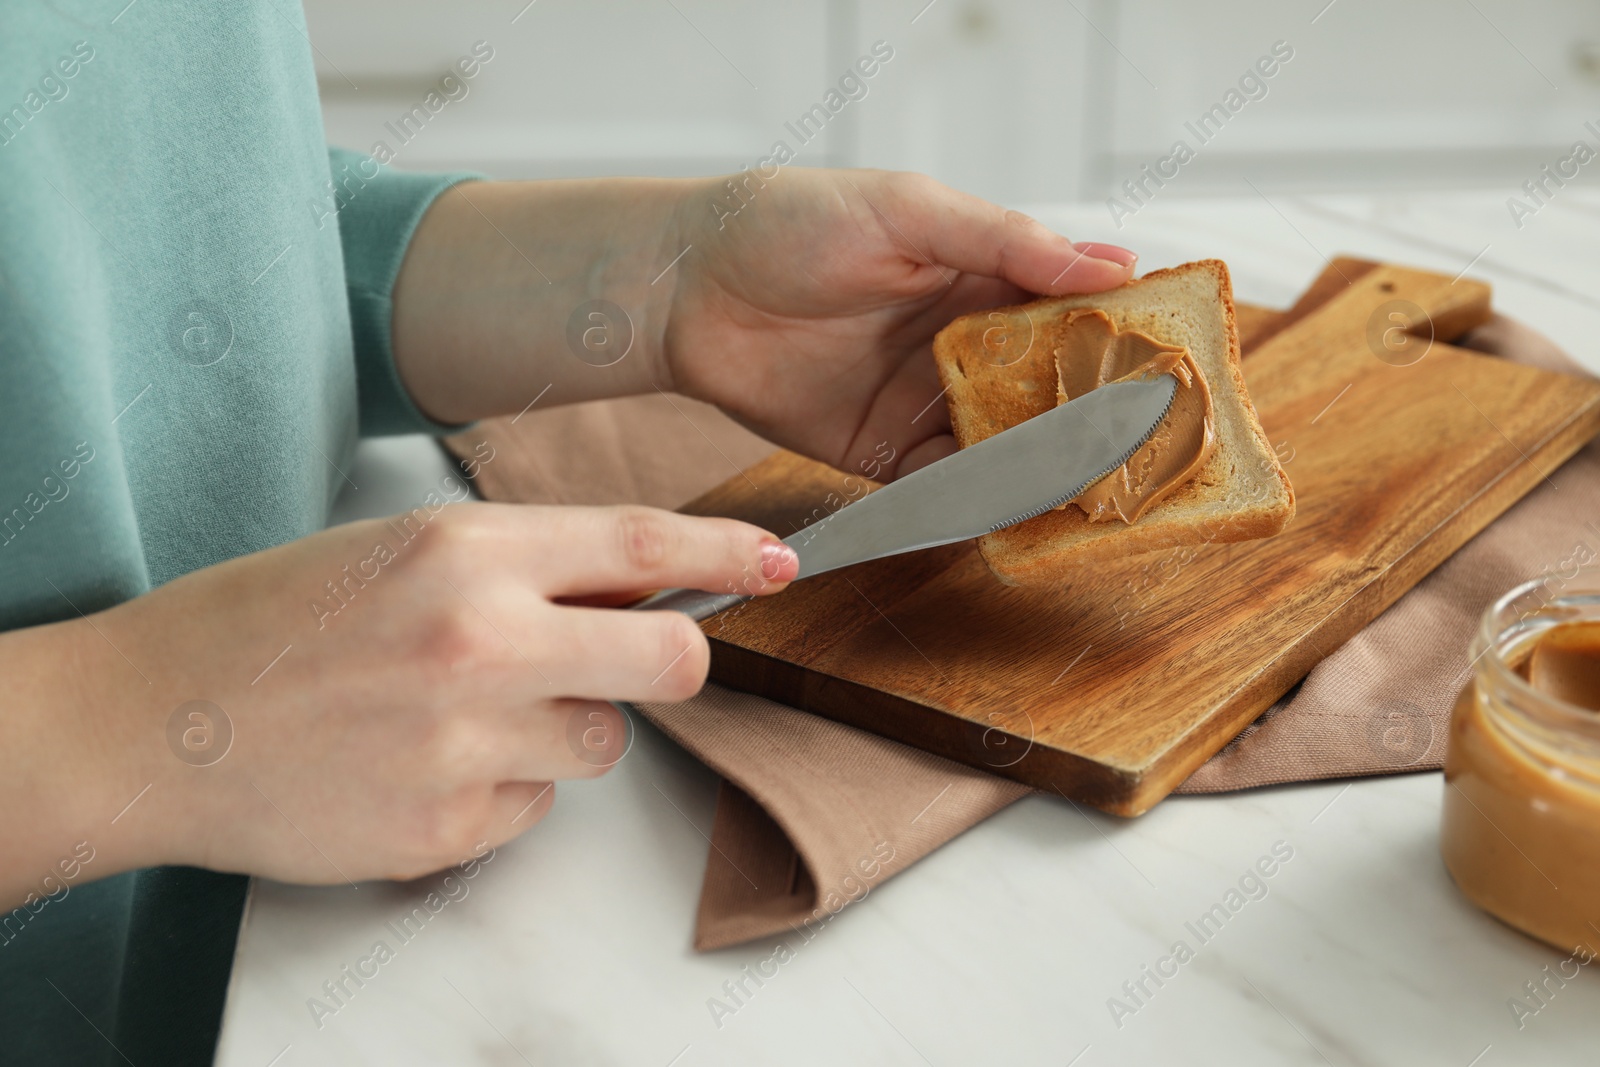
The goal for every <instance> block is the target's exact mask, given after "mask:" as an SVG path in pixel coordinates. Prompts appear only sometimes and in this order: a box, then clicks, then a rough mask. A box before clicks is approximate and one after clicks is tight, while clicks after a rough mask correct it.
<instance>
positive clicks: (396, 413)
mask: <svg viewBox="0 0 1600 1067" xmlns="http://www.w3.org/2000/svg"><path fill="white" fill-rule="evenodd" d="M328 163H329V167H330V170H331V172H332V177H333V183H334V187H335V189H336V190H337V191H338V199H339V201H340V202H341V203H342V205H343V206H342V207H341V208H340V210H339V240H340V243H341V244H342V245H343V248H344V272H345V289H346V292H347V293H348V296H349V301H350V326H351V331H352V333H353V335H354V342H355V360H356V389H357V393H358V397H359V409H360V427H361V436H363V437H378V436H383V435H385V434H402V433H428V434H435V435H439V434H447V433H455V432H457V431H460V430H463V429H465V428H466V427H467V426H469V425H471V424H470V423H462V424H459V425H447V424H445V423H441V422H436V421H434V420H433V419H430V418H429V417H428V416H427V415H425V414H423V413H422V411H421V410H420V409H419V408H418V407H417V405H416V404H415V403H413V402H412V399H411V395H410V394H409V393H408V392H407V391H406V387H405V385H404V384H403V383H402V382H401V381H400V374H399V372H398V371H397V370H396V369H395V365H394V348H393V345H392V338H391V332H390V323H391V320H392V317H393V313H394V283H395V279H396V278H397V277H398V276H399V274H400V263H401V261H402V260H403V259H404V258H405V254H406V247H407V246H408V245H409V244H410V243H411V235H412V234H413V233H415V232H416V228H417V224H418V223H419V222H421V221H422V216H423V214H424V213H425V212H427V210H428V207H429V205H431V204H432V203H433V201H434V198H435V197H437V196H438V195H439V194H440V193H442V192H444V191H445V190H446V189H448V188H450V187H451V186H452V185H457V184H459V183H461V182H463V181H476V180H479V179H481V178H482V175H478V174H470V173H460V174H408V173H404V172H401V171H394V170H390V169H389V168H387V167H383V166H380V165H379V164H378V163H377V161H376V160H374V159H372V158H371V157H369V156H365V155H362V154H361V153H360V152H352V151H350V150H348V149H344V148H329V149H328Z"/></svg>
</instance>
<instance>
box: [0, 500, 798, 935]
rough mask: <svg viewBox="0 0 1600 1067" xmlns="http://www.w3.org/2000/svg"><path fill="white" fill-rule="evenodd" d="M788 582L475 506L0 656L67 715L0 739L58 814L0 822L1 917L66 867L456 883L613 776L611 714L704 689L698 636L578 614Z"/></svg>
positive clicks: (677, 519) (574, 513) (50, 635)
mask: <svg viewBox="0 0 1600 1067" xmlns="http://www.w3.org/2000/svg"><path fill="white" fill-rule="evenodd" d="M797 569H798V563H797V561H796V559H795V557H794V554H793V552H792V551H791V550H789V549H788V548H787V547H786V546H783V545H781V544H780V543H779V542H777V541H776V540H775V539H774V538H773V537H772V536H771V535H770V534H767V533H765V532H764V531H762V530H759V529H757V528H756V527H753V526H748V525H746V524H744V523H739V522H734V521H732V520H723V519H705V518H690V517H686V516H681V515H675V514H671V513H669V512H664V511H657V510H654V509H649V508H635V507H624V508H539V507H513V506H501V505H494V504H464V505H460V506H455V507H449V508H445V509H443V510H442V511H440V512H439V513H438V514H437V515H428V513H427V512H426V511H424V510H422V509H419V510H418V511H416V512H413V513H412V514H411V515H410V516H400V517H398V518H396V519H393V520H389V521H386V522H385V521H371V522H362V523H355V524H352V525H348V526H341V527H336V528H333V529H330V530H327V531H325V532H323V533H320V534H317V535H315V536H313V537H308V538H305V539H304V540H301V541H296V542H293V543H291V544H287V545H284V546H281V547H279V548H275V549H272V550H269V551H265V552H260V553H257V554H254V555H250V556H245V557H242V558H240V559H236V560H232V561H229V562H227V563H223V564H220V565H217V566H214V567H208V568H206V569H204V570H201V571H197V572H195V573H193V574H190V575H187V576H185V577H183V578H179V579H177V580H176V581H173V582H171V583H169V584H167V585H165V586H162V587H161V588H159V589H157V590H155V591H154V592H151V593H149V594H147V595H145V596H142V597H139V598H138V599H136V600H133V601H129V602H127V603H125V604H122V605H119V606H118V607H115V608H112V609H110V610H108V611H105V612H101V613H99V614H97V615H93V616H90V617H88V618H85V619H79V620H76V621H74V622H71V623H62V624H57V625H56V626H54V627H41V628H37V629H35V630H26V631H16V632H14V633H12V634H6V635H0V664H5V663H9V666H5V667H4V669H5V673H6V674H7V676H8V677H12V678H19V677H23V676H36V677H38V678H39V679H40V680H41V682H42V683H44V684H43V685H42V689H41V691H42V692H44V693H50V694H54V698H55V699H56V701H57V703H56V705H55V706H54V707H43V708H40V709H36V710H37V711H38V712H39V714H37V715H35V716H34V717H33V718H32V719H27V718H26V717H25V715H24V714H23V709H22V707H21V705H18V708H17V711H18V713H17V714H16V715H12V716H11V717H10V718H9V719H8V731H9V732H8V738H9V740H8V744H7V751H6V752H5V754H4V755H3V757H0V758H3V759H4V760H5V761H6V762H7V763H11V762H13V761H15V762H16V766H12V767H8V768H7V771H6V773H5V774H4V775H3V776H0V780H9V782H10V783H11V784H10V786H9V787H4V786H0V794H3V793H4V792H5V791H8V789H9V788H24V789H26V788H48V789H50V790H51V795H49V796H42V795H34V796H32V797H31V798H29V801H28V803H27V804H24V803H23V798H22V797H11V798H10V799H9V801H8V802H7V804H6V807H7V809H8V810H11V811H14V812H15V811H23V810H29V811H35V812H48V813H49V817H48V818H47V819H35V820H33V821H31V822H28V821H25V820H17V819H13V820H8V821H7V822H8V827H7V829H6V830H3V831H0V856H3V857H4V859H5V862H4V863H3V864H0V868H3V869H4V870H5V872H6V875H5V877H4V878H3V879H0V901H4V902H6V903H10V904H15V903H19V902H20V901H21V899H22V896H23V894H24V893H26V891H27V890H28V888H30V887H31V886H33V885H34V883H35V882H37V881H38V876H39V875H42V874H45V873H48V872H49V870H50V866H51V864H52V863H53V861H54V860H55V859H56V857H57V855H58V854H60V855H67V854H70V853H71V851H72V847H73V845H74V843H75V842H77V841H79V840H80V839H83V840H87V841H88V842H89V844H90V845H91V846H92V847H93V848H94V849H95V850H96V860H95V862H93V863H91V864H88V865H87V866H86V868H85V873H86V874H87V875H88V876H90V877H103V876H105V875H108V874H112V873H116V871H118V870H124V869H130V868H134V867H140V866H147V865H153V864H164V863H179V864H191V865H195V866H201V867H209V868H212V869H215V870H224V871H242V872H248V873H251V874H259V875H265V876H268V877H272V878H278V879H284V880H288V881H294V882H313V883H337V882H344V881H347V880H349V881H357V880H361V879H368V878H407V877H413V876H417V875H420V874H423V873H426V872H429V871H433V870H437V869H440V868H442V867H445V866H448V865H450V864H452V863H455V862H458V861H460V860H462V859H463V858H465V857H467V856H469V855H470V854H472V852H473V850H474V849H475V848H477V847H481V843H484V842H487V843H488V844H489V845H496V844H499V843H500V842H502V841H505V840H507V839H508V838H510V837H513V836H515V835H516V834H518V833H520V832H521V831H523V830H526V829H527V828H528V827H529V826H532V825H533V824H534V823H535V822H537V821H538V820H539V819H540V817H541V816H543V815H544V813H545V812H546V811H547V810H548V809H549V807H550V803H551V800H552V798H553V792H552V787H551V785H550V783H552V782H555V781H557V780H559V779H569V778H588V777H593V776H595V775H597V774H600V773H602V772H604V771H605V770H606V769H607V768H608V767H609V766H610V765H611V764H613V763H615V762H616V761H617V760H618V759H619V758H620V757H621V756H622V753H623V743H624V738H625V736H626V731H625V729H624V724H623V723H622V721H621V717H620V713H619V712H618V711H617V710H616V709H615V708H613V707H612V706H610V705H609V704H607V703H604V701H608V700H624V701H631V700H662V701H671V700H681V699H684V698H686V697H688V696H690V695H691V694H693V693H694V692H695V691H696V690H698V689H699V688H700V686H701V684H702V683H703V682H704V680H705V677H706V671H707V667H708V664H709V652H708V648H707V644H706V639H705V637H704V636H703V635H702V634H701V632H700V630H699V628H698V627H697V626H696V625H695V624H694V623H693V622H692V621H690V620H689V619H688V618H687V617H685V616H683V615H679V614H677V613H676V612H670V611H639V612H627V611H618V610H615V609H606V608H598V607H587V606H578V605H577V604H575V603H573V601H575V600H577V601H584V600H590V601H592V600H594V599H605V598H607V597H608V595H609V596H611V598H612V599H614V598H615V597H614V595H615V594H617V593H619V592H625V591H637V590H648V589H654V588H659V587H665V586H690V587H695V588H704V589H718V590H721V589H737V590H739V591H743V592H750V593H771V592H775V591H777V590H779V589H781V588H783V586H784V584H785V583H786V582H787V581H788V580H789V579H791V578H792V577H793V576H794V575H795V573H796V572H797ZM8 655H15V656H21V657H25V658H24V659H23V660H22V661H21V662H11V661H9V660H8V659H7V656H8ZM64 679H70V684H64V681H63V680H64ZM69 691H70V692H71V693H72V694H73V697H72V698H71V699H70V700H66V699H64V698H63V696H62V694H63V693H65V692H69ZM195 701H203V702H206V703H203V704H192V703H191V702H195ZM217 709H220V711H218V710H217ZM196 716H198V717H196ZM30 782H32V783H33V785H32V786H30V784H29V783H30ZM147 787H148V788H147ZM135 798H137V799H135ZM130 800H133V801H134V802H133V803H132V805H131V806H128V807H127V808H126V810H123V811H122V812H121V814H120V815H119V809H122V808H123V807H124V805H128V803H129V801H130ZM113 817H116V821H115V822H114V823H113V822H112V819H113ZM35 868H37V870H36V869H35Z"/></svg>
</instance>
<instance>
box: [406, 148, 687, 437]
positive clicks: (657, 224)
mask: <svg viewBox="0 0 1600 1067" xmlns="http://www.w3.org/2000/svg"><path fill="white" fill-rule="evenodd" d="M700 184H703V183H699V182H695V181H689V180H665V179H631V178H630V179H605V180H584V181H546V182H483V183H466V184H463V185H459V186H457V187H455V188H453V189H451V190H450V191H449V192H447V193H445V194H443V195H442V196H440V197H439V199H438V200H437V201H435V203H434V204H433V206H432V207H431V208H430V209H429V210H428V213H427V215H426V216H425V217H424V218H423V220H422V223H421V224H420V225H419V226H418V228H417V232H416V235H415V237H414V238H413V240H412V242H411V246H410V248H409V249H408V250H407V252H406V258H405V263H404V265H403V266H402V268H401V271H400V276H399V279H398V280H397V282H396V284H395V290H394V319H393V328H394V353H395V362H396V364H397V367H398V369H399V372H400V377H401V380H402V381H403V382H404V383H405V385H406V388H407V389H408V390H409V391H410V393H411V396H412V398H413V399H414V400H415V401H416V403H417V404H418V406H419V407H421V408H422V409H423V410H424V411H425V412H427V413H428V414H429V415H431V416H432V417H434V418H436V419H439V420H440V421H443V422H460V421H465V420H468V419H474V418H482V417H486V416H491V415H499V414H506V413H511V412H517V411H520V410H521V409H522V408H523V407H524V406H525V405H527V404H528V403H529V402H530V401H532V400H533V399H534V398H535V397H537V396H539V395H540V394H541V393H544V399H543V401H542V403H544V404H550V403H571V402H574V401H579V400H592V399H598V398H601V397H608V396H622V395H626V394H631V393H641V392H649V391H651V390H653V389H655V388H656V387H658V386H661V385H666V384H667V381H666V376H665V375H664V374H663V372H662V361H661V358H660V356H661V338H662V336H663V334H664V331H665V329H666V316H667V311H668V306H669V303H670V298H671V292H672V284H671V283H672V278H671V272H670V271H667V268H668V267H669V265H670V264H672V263H673V261H674V259H675V257H677V256H678V255H679V254H680V253H681V252H683V245H684V242H685V241H686V240H687V238H684V237H682V232H683V229H684V227H683V225H682V222H681V210H682V207H681V206H682V205H683V203H684V202H685V200H686V198H687V197H688V196H689V194H690V193H691V192H692V191H693V190H694V189H695V188H696V187H697V186H698V185H700ZM691 254H692V253H691ZM673 269H676V268H673ZM663 271H667V275H666V276H665V277H663V276H662V274H663ZM595 300H605V301H608V302H609V303H610V304H611V305H614V306H615V307H616V308H620V309H621V310H622V312H623V315H621V316H618V315H617V314H616V313H615V312H614V311H610V310H608V309H605V308H588V309H586V308H584V305H585V304H588V303H589V302H591V301H595ZM613 360H614V361H615V362H613ZM547 388H548V393H545V390H546V389H547Z"/></svg>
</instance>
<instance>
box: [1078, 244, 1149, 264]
mask: <svg viewBox="0 0 1600 1067" xmlns="http://www.w3.org/2000/svg"><path fill="white" fill-rule="evenodd" d="M1072 247H1073V248H1076V249H1077V250H1078V251H1079V252H1082V253H1083V254H1084V255H1086V256H1088V257H1089V258H1090V259H1103V260H1105V261H1106V262H1108V263H1115V264H1116V265H1117V266H1119V267H1132V266H1133V265H1134V264H1135V263H1137V262H1139V255H1138V253H1137V252H1130V251H1129V250H1128V249H1126V248H1123V247H1122V246H1121V245H1108V244H1101V243H1100V242H1098V241H1080V242H1078V243H1076V244H1074V245H1073V246H1072Z"/></svg>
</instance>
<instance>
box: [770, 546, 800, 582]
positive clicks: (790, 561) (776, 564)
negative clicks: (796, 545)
mask: <svg viewBox="0 0 1600 1067" xmlns="http://www.w3.org/2000/svg"><path fill="white" fill-rule="evenodd" d="M799 573H800V557H799V556H798V555H796V554H795V551H794V549H792V548H790V547H789V546H788V545H786V544H784V543H783V542H782V541H769V542H768V543H766V544H764V545H762V546H761V577H763V578H765V579H766V580H767V581H769V582H792V581H794V579H795V576H796V575H798V574H799Z"/></svg>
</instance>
